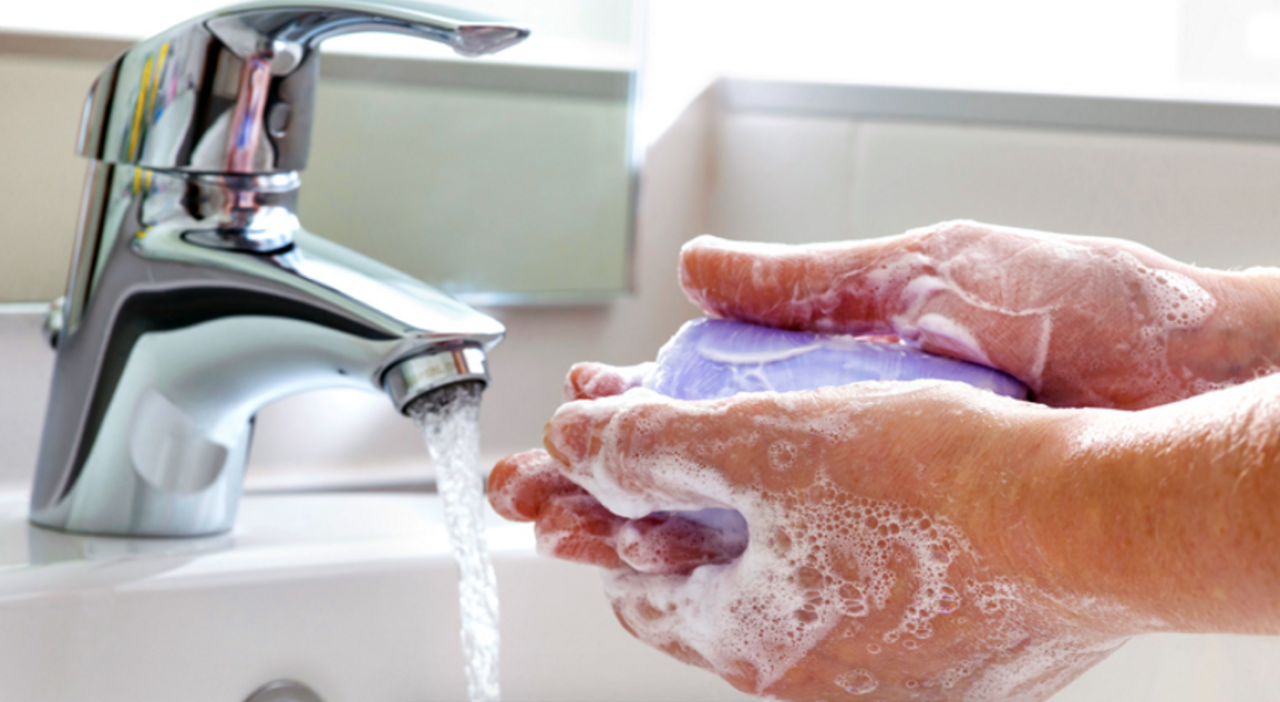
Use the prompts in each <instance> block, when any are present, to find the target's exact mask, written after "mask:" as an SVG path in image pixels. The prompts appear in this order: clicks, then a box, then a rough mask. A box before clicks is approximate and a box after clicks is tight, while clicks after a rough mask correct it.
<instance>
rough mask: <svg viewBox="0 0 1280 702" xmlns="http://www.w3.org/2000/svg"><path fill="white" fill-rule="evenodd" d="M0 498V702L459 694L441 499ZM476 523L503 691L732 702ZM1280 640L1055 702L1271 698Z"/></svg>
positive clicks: (554, 572)
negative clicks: (490, 561)
mask: <svg viewBox="0 0 1280 702" xmlns="http://www.w3.org/2000/svg"><path fill="white" fill-rule="evenodd" d="M25 511H26V498H25V495H21V494H16V493H10V494H0V700H3V701H4V702H62V701H64V700H65V701H69V702H116V701H119V702H126V701H127V702H150V701H157V702H170V701H173V700H181V701H182V702H243V701H244V699H245V698H246V697H247V696H248V695H249V694H250V693H251V692H252V691H253V690H255V689H257V688H258V687H260V686H261V685H263V684H264V683H267V682H269V681H272V680H277V679H285V678H287V679H293V680H298V681H300V682H303V683H305V684H306V685H308V686H310V687H311V688H313V689H314V690H315V691H316V692H317V693H318V694H319V695H320V697H321V699H322V700H323V701H324V702H425V701H426V700H463V699H464V698H465V682H464V679H463V674H462V657H461V653H460V651H459V642H458V628H459V616H458V605H457V600H456V580H455V574H454V569H453V564H452V561H451V560H450V558H449V554H448V543H447V541H446V539H445V535H444V529H443V526H442V521H441V514H440V505H439V502H438V500H437V499H436V498H434V497H423V496H417V495H408V494H387V495H367V494H341V495H315V494H312V495H294V496H263V495H251V496H247V497H245V498H244V500H243V503H242V506H241V512H240V517H239V520H238V522H237V527H236V529H235V531H234V532H232V533H231V534H228V535H226V536H221V537H213V538H206V539H193V540H158V539H152V540H146V539H110V538H85V537H79V536H72V535H68V534H60V533H54V532H49V531H45V530H42V529H38V528H36V527H32V526H29V525H28V524H27V522H26V519H25ZM493 519H494V521H493V523H492V525H491V529H490V530H489V539H490V543H491V545H492V547H493V549H494V561H495V566H496V568H497V574H498V581H499V586H500V589H501V600H502V636H503V647H502V687H503V692H504V698H505V699H507V700H509V701H511V702H517V701H520V700H530V701H535V700H536V701H539V702H552V701H554V700H566V701H568V700H582V701H584V702H586V701H593V702H603V701H606V700H619V701H631V702H650V701H653V702H657V701H660V700H671V701H677V700H681V701H684V700H699V701H702V700H705V701H708V702H714V701H716V700H745V699H748V698H747V697H746V696H744V695H741V694H740V693H738V692H736V691H734V690H733V689H732V688H730V687H729V686H728V685H726V684H724V683H722V682H721V681H719V680H718V679H717V678H715V677H713V676H711V675H710V674H708V673H705V672H703V671H700V670H697V669H694V668H690V667H687V666H684V665H681V664H679V663H676V662H674V661H671V660H670V659H668V658H666V657H665V656H663V655H662V654H659V653H657V652H655V651H652V650H650V649H649V648H647V647H645V646H644V645H642V644H640V643H638V642H636V641H634V640H632V639H631V637H630V636H628V635H627V634H626V633H625V632H624V631H623V630H622V628H621V627H620V626H618V624H617V623H616V622H615V621H614V618H613V615H612V613H611V612H610V610H609V608H608V606H607V605H606V603H605V601H604V597H603V595H602V594H601V591H600V585H599V581H598V578H597V576H596V574H595V572H594V570H593V569H591V568H585V567H579V566H574V565H569V564H564V563H558V562H553V561H549V560H545V559H541V558H538V557H537V556H535V555H534V553H533V534H532V529H531V528H530V527H529V526H528V525H511V524H506V523H503V522H500V521H499V520H497V518H496V517H493ZM1277 663H1280V639H1266V638H1256V639H1250V638H1247V637H1178V636H1151V637H1145V638H1140V639H1138V640H1135V641H1134V642H1131V643H1130V644H1129V645H1127V646H1125V647H1124V648H1122V649H1121V650H1120V651H1119V652H1118V653H1116V654H1115V655H1114V656H1112V657H1111V658H1110V659H1108V660H1107V661H1106V662H1104V663H1103V664H1102V665H1100V666H1098V667H1097V668H1095V669H1094V670H1092V671H1090V672H1089V673H1088V674H1086V675H1085V676H1084V677H1082V678H1081V679H1079V680H1078V681H1076V682H1075V683H1073V684H1072V685H1071V686H1070V687H1068V688H1067V689H1066V690H1064V691H1063V692H1062V693H1060V694H1059V695H1058V697H1056V698H1055V702H1085V701H1088V702H1099V701H1108V700H1116V701H1124V702H1139V701H1142V700H1160V701H1161V702H1172V701H1182V700H1186V701H1187V702H1191V701H1193V700H1195V701H1202V700H1239V701H1240V702H1244V701H1246V700H1248V701H1249V702H1256V701H1257V700H1280V673H1277V672H1275V671H1276V669H1277V667H1280V666H1277V665H1276V664H1277Z"/></svg>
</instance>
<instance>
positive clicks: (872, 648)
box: [867, 644, 880, 656]
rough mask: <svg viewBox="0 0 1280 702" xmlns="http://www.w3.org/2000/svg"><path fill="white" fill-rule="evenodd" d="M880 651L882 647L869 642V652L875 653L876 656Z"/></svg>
mask: <svg viewBox="0 0 1280 702" xmlns="http://www.w3.org/2000/svg"><path fill="white" fill-rule="evenodd" d="M879 652H880V647H879V646H877V645H875V644H867V653H870V654H871V655H873V656H874V655H876V654H877V653H879Z"/></svg>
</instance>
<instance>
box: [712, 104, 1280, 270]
mask: <svg viewBox="0 0 1280 702" xmlns="http://www.w3.org/2000/svg"><path fill="white" fill-rule="evenodd" d="M717 135H718V139H717V144H716V154H717V159H716V173H717V175H718V179H717V183H716V190H715V205H714V207H713V221H714V222H715V223H716V224H717V225H718V228H717V233H720V234H722V235H724V236H728V237H731V238H741V239H753V240H762V241H787V242H802V241H823V240H833V239H842V238H862V237H873V236H884V235H888V234H895V233H898V232H901V231H904V230H906V229H910V228H912V227H918V226H922V225H926V224H931V223H933V222H938V221H941V220H946V219H956V218H969V219H977V220H981V221H987V222H995V223H1000V224H1007V225H1012V226H1021V227H1028V228H1033V229H1043V230H1047V231H1057V232H1068V233H1075V234H1088V235H1095V236H1113V237H1123V238H1127V239H1133V240H1136V241H1139V242H1141V243H1144V244H1146V245H1148V246H1151V247H1153V248H1155V249H1157V250H1159V251H1161V252H1163V253H1166V254H1168V255H1170V256H1172V257H1174V258H1177V259H1180V260H1184V261H1188V262H1192V263H1196V264H1199V265H1204V266H1209V267H1218V268H1233V267H1244V266H1251V265H1277V264H1280V197H1278V196H1280V144H1273V143H1261V142H1234V141H1215V140H1206V139H1176V138H1166V137H1148V136H1139V135H1126V134H1101V133H1085V132H1061V131H1051V130H1032V129H1016V128H1007V127H974V126H960V125H945V124H924V123H886V122H855V121H853V120H843V119H836V118H821V119H820V118H813V117H804V116H790V115H777V114H751V113H731V114H725V115H722V116H721V118H720V122H719V124H718V128H717Z"/></svg>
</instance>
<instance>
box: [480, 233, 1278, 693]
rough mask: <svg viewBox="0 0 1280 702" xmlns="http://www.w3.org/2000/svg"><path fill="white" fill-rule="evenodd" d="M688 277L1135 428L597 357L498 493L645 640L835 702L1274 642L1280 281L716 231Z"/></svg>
mask: <svg viewBox="0 0 1280 702" xmlns="http://www.w3.org/2000/svg"><path fill="white" fill-rule="evenodd" d="M957 232H958V233H957ZM938 240H941V241H942V242H943V243H946V244H947V245H948V246H949V247H951V248H947V247H944V246H942V244H940V243H938ZM961 241H963V242H966V243H964V245H960V244H957V243H956V242H961ZM1055 251H1056V253H1054V252H1055ZM940 252H942V253H940ZM944 254H945V255H944ZM904 261H905V262H906V263H904ZM1081 261H1092V264H1090V265H1085V264H1084V263H1082V262H1081ZM1133 261H1137V263H1136V264H1135V263H1133ZM836 262H838V263H839V265H838V266H837V265H836ZM974 266H976V267H977V268H978V269H979V270H973V269H972V268H971V267H974ZM1037 266H1038V269H1035V268H1034V267H1037ZM1020 267H1021V268H1020ZM1143 269H1145V270H1146V272H1144V271H1143ZM877 271H879V272H877ZM884 271H890V273H885V272H884ZM904 271H906V272H905V273H904ZM1090 271H1092V272H1090ZM1055 276H1065V277H1068V278H1071V279H1072V280H1074V283H1073V284H1072V285H1061V284H1056V283H1052V280H1053V279H1054V278H1055ZM681 279H682V281H683V283H684V285H685V287H686V292H688V293H689V295H690V297H691V299H694V300H695V301H698V302H699V304H701V305H703V307H704V308H705V309H707V310H708V311H710V312H713V313H715V314H719V315H724V316H730V317H734V318H739V319H745V320H748V321H753V322H756V323H770V324H774V325H775V326H782V327H788V328H799V329H812V330H819V331H824V332H840V333H857V332H862V331H876V332H882V333H883V332H890V333H896V334H899V335H902V336H903V337H904V338H907V339H914V340H915V341H917V342H918V343H920V344H921V346H922V347H924V348H926V349H927V350H932V351H935V352H946V353H950V354H951V355H955V356H960V357H962V358H966V359H969V360H983V359H985V362H987V363H990V364H992V365H995V366H996V367H998V368H1000V369H1001V370H1004V371H1006V372H1008V373H1010V374H1012V375H1014V376H1016V377H1019V378H1020V379H1022V380H1023V381H1024V382H1027V383H1028V385H1029V386H1031V387H1033V389H1034V390H1035V392H1036V394H1037V398H1038V399H1041V400H1042V401H1044V402H1046V403H1052V404H1057V405H1090V404H1092V405H1097V406H1104V407H1124V408H1127V409H1135V408H1140V407H1149V408H1150V409H1144V410H1142V411H1136V412H1120V411H1115V410H1109V409H1050V408H1048V407H1044V406H1038V405H1034V404H1029V403H1024V402H1017V401H1014V400H1009V399H1006V398H1001V397H997V396H995V395H992V394H991V393H988V392H985V391H981V390H976V389H973V388H969V387H966V386H963V385H960V384H957V383H947V382H937V381H913V382H905V383H904V382H882V383H858V384H854V385H848V386H843V387H838V388H828V389H823V390H817V391H810V392H797V393H758V394H752V395H739V396H736V397H731V398H726V399H722V400H714V401H703V402H684V401H674V400H670V399H668V398H665V397H661V396H658V395H656V394H654V393H652V392H649V391H646V390H644V389H642V388H639V387H638V386H639V385H640V384H641V381H642V379H643V377H644V374H645V373H646V372H647V369H646V368H644V367H639V368H630V369H617V368H611V367H608V366H604V365H600V364H580V365H579V366H576V367H575V368H574V369H573V370H572V371H571V372H570V374H569V377H568V379H567V380H566V385H565V392H566V398H565V399H566V401H567V404H565V405H564V406H563V407H562V408H561V409H560V411H559V412H557V414H556V416H555V417H554V418H553V419H552V421H551V423H550V424H549V425H548V426H547V429H546V448H545V450H539V451H531V452H526V453H524V454H518V455H516V456H512V457H509V458H507V459H504V460H503V461H502V462H500V463H499V464H498V466H496V467H495V468H494V471H493V472H492V474H491V479H490V500H491V503H492V504H493V506H494V508H495V509H496V510H498V512H499V513H500V514H503V515H504V516H506V517H508V518H512V519H522V520H535V521H536V523H537V530H538V536H539V546H540V549H541V550H542V551H543V553H545V554H547V555H551V556H555V557H560V558H564V559H567V560H573V561H577V562H582V563H590V564H595V565H599V566H602V567H603V568H604V569H605V571H604V573H605V588H606V593H607V594H608V596H609V598H610V601H611V602H612V603H613V606H614V609H615V611H616V613H617V614H618V617H619V620H620V621H621V622H622V623H623V625H624V626H625V627H626V628H627V629H628V630H629V631H631V632H632V633H633V634H634V635H636V636H637V637H639V638H640V639H641V640H644V641H646V642H648V643H650V644H652V645H654V646H657V647H658V648H660V649H662V650H664V651H666V652H668V653H670V654H671V655H673V656H674V657H676V658H678V659H680V660H683V661H686V662H688V663H692V664H695V665H699V666H702V667H705V668H708V669H709V670H712V671H714V672H715V673H717V674H719V675H720V676H722V677H724V678H725V679H726V680H728V681H729V682H730V683H731V684H733V685H735V686H737V687H738V688H740V689H743V690H745V691H748V692H752V693H755V694H761V695H767V696H772V697H776V698H780V699H787V700H827V701H828V702H834V701H835V700H862V699H875V700H1042V699H1045V698H1047V697H1048V696H1050V695H1051V694H1052V693H1053V692H1054V691H1056V690H1057V689H1059V688H1060V687H1061V686H1062V685H1064V684H1066V683H1067V682H1069V681H1070V680H1071V679H1073V678H1074V677H1075V676H1077V675H1079V674H1080V673H1081V672H1082V671H1084V670H1086V669H1087V668H1088V667H1089V666H1090V665H1092V664H1094V663H1096V662H1097V661H1098V660H1101V659H1102V658H1104V657H1105V656H1106V655H1107V654H1108V653H1109V652H1111V651H1112V650H1114V649H1115V648H1116V647H1118V646H1119V645H1121V644H1122V643H1123V642H1124V640H1126V639H1127V638H1128V637H1130V636H1133V635H1135V634H1140V633H1145V632H1150V631H1179V632H1234V633H1253V634H1280V599H1278V598H1276V597H1275V596H1274V593H1275V592H1277V591H1280V553H1278V552H1277V549H1275V548H1274V544H1275V543H1276V541H1277V540H1280V514H1277V511H1276V510H1275V509H1274V505H1275V504H1277V503H1278V502H1280V468H1278V464H1280V376H1273V377H1266V378H1261V379H1256V380H1251V379H1252V378H1254V376H1256V375H1258V374H1260V373H1264V372H1266V371H1267V370H1269V369H1271V365H1270V361H1269V356H1268V353H1269V351H1270V349H1271V348H1273V347H1274V344H1271V343H1270V339H1271V337H1272V335H1273V325H1274V323H1275V322H1274V321H1273V320H1274V319H1276V318H1277V316H1280V305H1276V304H1275V303H1274V302H1273V300H1274V296H1275V294H1276V293H1277V292H1278V291H1280V277H1278V276H1277V275H1276V273H1275V272H1273V271H1252V272H1246V273H1223V272H1217V271H1207V270H1203V269H1195V268H1192V267H1189V266H1183V265H1181V264H1177V263H1174V262H1172V261H1168V260H1167V259H1163V258H1162V257H1159V256H1158V255H1157V254H1154V253H1153V252H1150V251H1147V250H1145V249H1142V248H1140V247H1137V246H1135V245H1132V244H1127V243H1125V242H1114V241H1109V240H1090V239H1081V238H1070V239H1063V240H1061V241H1059V240H1058V239H1055V238H1054V237H1052V236H1050V235H1043V234H1036V233H1030V232H1022V231H1018V230H1007V229H999V228H992V227H984V226H983V225H977V224H973V223H959V224H946V225H939V227H935V228H932V229H930V230H920V231H917V232H912V233H909V234H907V235H904V236H902V237H895V238H892V239H886V240H878V241H873V242H854V243H850V244H843V245H823V246H820V247H794V248H793V247H771V246H765V247H761V246H759V245H748V246H738V245H731V244H728V243H725V242H719V241H717V240H710V239H707V238H700V239H698V240H695V241H694V242H691V244H690V245H689V246H688V247H686V250H685V252H684V255H683V257H682V261H681ZM1038 279H1043V280H1038ZM1117 279H1119V281H1120V282H1117ZM1162 280H1163V282H1161V281H1162ZM922 281H923V282H922ZM1170 290H1172V291H1174V293H1176V294H1171V293H1169V291H1170ZM1197 291H1198V292H1197ZM1183 296H1185V299H1184V297H1183ZM1174 300H1176V303H1175V302H1174ZM1086 310H1088V311H1091V314H1085V313H1084V311H1086ZM1184 314H1185V315H1186V316H1185V317H1183V315H1184ZM1169 315H1173V319H1169ZM1161 320H1163V321H1161ZM1073 325H1075V326H1073ZM1080 325H1085V326H1084V327H1083V328H1081V327H1080ZM1027 329H1039V330H1045V329H1047V330H1048V332H1047V333H1041V334H1020V333H1018V332H1019V331H1020V330H1022V331H1025V330H1027ZM1081 355H1082V356H1085V358H1083V359H1081V358H1076V357H1075V356H1081ZM1144 383H1145V384H1144ZM1232 386H1234V387H1232ZM1219 387H1220V388H1222V389H1217V390H1214V388H1219ZM1201 393H1203V394H1201ZM1197 395H1198V396H1197ZM1157 405H1163V406H1157ZM733 515H737V518H734V517H733Z"/></svg>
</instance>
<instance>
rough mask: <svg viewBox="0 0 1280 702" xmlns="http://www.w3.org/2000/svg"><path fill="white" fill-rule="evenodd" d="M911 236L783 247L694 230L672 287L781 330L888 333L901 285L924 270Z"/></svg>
mask: <svg viewBox="0 0 1280 702" xmlns="http://www.w3.org/2000/svg"><path fill="white" fill-rule="evenodd" d="M931 266H932V262H931V261H930V260H929V259H928V258H927V257H925V256H923V255H921V253H920V251H919V246H918V243H917V242H916V240H915V238H914V237H913V235H910V234H907V235H901V236H895V237H888V238H884V239H865V240H859V241H849V242H840V243H833V244H808V245H803V246H787V245H779V244H756V243H742V242H732V241H726V240H724V239H718V238H716V237H712V236H705V235H704V236H700V237H698V238H696V239H694V240H692V241H690V242H688V243H687V244H685V245H684V248H683V249H682V250H681V252H680V285H681V287H683V288H684V291H685V295H687V296H688V298H689V299H690V300H691V301H693V303H694V304H696V305H698V306H699V307H701V308H702V309H703V310H705V311H706V312H708V313H710V314H713V315H716V316H718V317H725V318H729V319H738V320H742V321H745V322H752V323H755V324H762V325H765V326H771V327H780V328H783V329H805V330H811V331H822V332H831V333H845V334H865V333H883V332H890V331H893V328H892V326H891V323H890V319H891V318H892V317H893V316H894V315H897V314H899V313H900V312H901V311H902V308H903V301H902V299H901V294H900V293H901V291H902V288H903V287H905V284H904V283H903V282H901V281H909V280H911V279H914V278H915V277H917V276H919V275H921V274H923V273H927V272H929V271H930V270H931Z"/></svg>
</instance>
